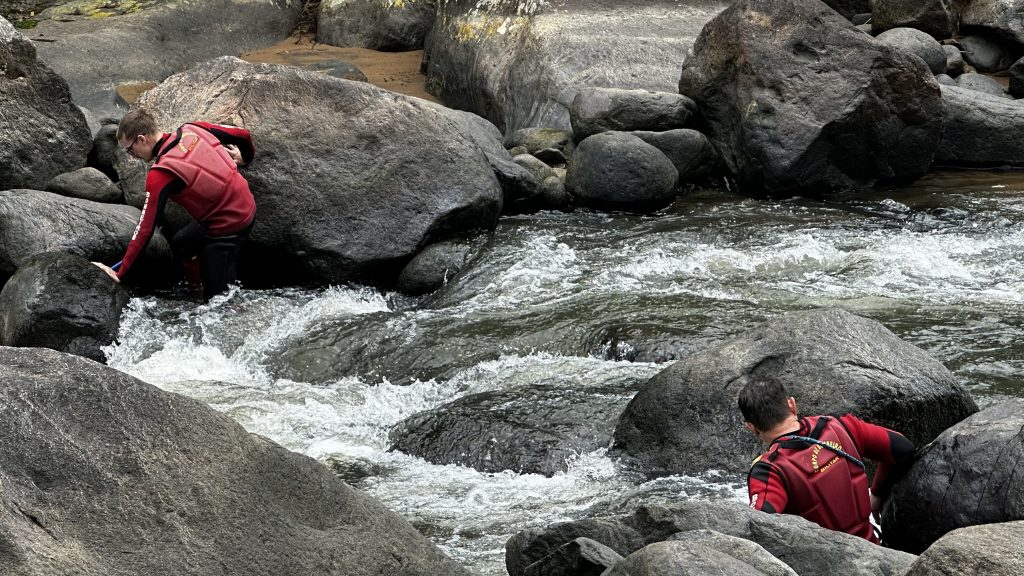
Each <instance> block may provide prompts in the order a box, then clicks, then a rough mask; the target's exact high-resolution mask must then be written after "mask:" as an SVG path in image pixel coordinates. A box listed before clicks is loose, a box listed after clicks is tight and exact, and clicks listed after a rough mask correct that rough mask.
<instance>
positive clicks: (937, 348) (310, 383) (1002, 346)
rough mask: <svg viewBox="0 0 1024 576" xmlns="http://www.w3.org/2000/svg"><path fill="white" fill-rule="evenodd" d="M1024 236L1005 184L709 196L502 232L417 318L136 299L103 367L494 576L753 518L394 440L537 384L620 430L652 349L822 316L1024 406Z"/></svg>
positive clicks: (278, 299)
mask: <svg viewBox="0 0 1024 576" xmlns="http://www.w3.org/2000/svg"><path fill="white" fill-rule="evenodd" d="M1022 221H1024V175H1021V174H1018V173H1013V172H991V173H975V172H947V173H937V174H932V175H929V176H928V177H926V178H924V179H923V180H921V181H919V182H918V183H916V184H915V185H914V186H912V187H907V188H900V189H889V190H880V191H877V192H876V193H875V194H874V195H873V196H871V197H859V198H858V199H856V200H854V201H848V202H844V203H841V204H840V203H825V202H813V201H807V200H790V201H756V200H751V199H746V198H742V197H739V196H735V195H731V194H729V193H728V192H725V191H722V190H711V191H695V192H693V193H690V194H688V195H686V196H684V197H681V198H680V199H679V200H678V201H677V202H676V203H675V204H674V205H673V206H672V207H671V208H669V209H667V210H665V211H663V212H662V213H659V214H657V215H652V216H635V215H625V214H614V215H608V214H599V213H590V212H585V211H578V212H575V213H571V214H563V213H542V214H537V215H531V216H517V217H510V218H505V219H503V220H502V221H501V223H500V225H499V226H498V229H497V230H496V231H495V232H494V233H493V234H492V235H489V236H488V237H485V238H481V239H479V240H478V241H477V246H478V253H477V256H476V258H475V260H474V261H473V263H472V265H471V266H470V267H469V268H468V269H467V270H465V271H464V272H463V274H461V275H459V276H456V277H454V278H452V279H451V280H450V282H449V283H448V285H447V286H446V287H445V288H444V289H442V290H441V291H439V292H438V293H436V294H434V295H431V296H428V297H424V298H420V299H412V298H408V297H404V296H400V295H397V294H393V293H385V292H380V291H378V290H375V289H372V288H367V287H361V286H339V287H330V288H325V289H317V290H298V289H282V290H272V291H250V290H244V289H243V290H235V291H233V292H232V293H230V294H229V295H227V296H225V297H219V298H217V299H215V300H214V301H213V302H211V303H210V304H208V305H204V306H197V305H195V304H191V303H188V302H184V301H182V300H180V299H176V298H173V297H154V296H150V297H145V298H135V299H133V300H132V302H131V303H130V305H129V309H128V310H127V311H126V313H125V317H124V318H123V320H122V327H121V334H120V339H119V343H118V344H116V345H114V346H111V347H110V348H108V349H107V353H108V358H109V360H108V362H109V364H110V365H111V366H113V367H115V368H117V369H119V370H122V371H124V372H127V373H129V374H132V375H134V376H137V377H139V378H141V379H142V380H145V381H147V382H150V383H153V384H155V385H157V386H160V387H161V388H164V389H166V390H170V391H173V392H177V393H181V394H184V395H187V396H191V397H194V398H197V399H200V400H202V401H204V402H206V403H208V404H209V405H211V406H212V407H213V408H215V409H217V410H221V411H223V412H225V413H227V414H229V415H230V416H231V417H233V418H235V419H236V420H237V421H238V422H240V423H241V424H242V425H243V426H245V427H246V428H247V429H248V430H250V431H252V432H255V433H258V434H261V435H264V436H267V437H269V438H272V439H273V440H275V441H277V442H279V443H280V444H282V445H284V446H286V447H288V448H290V449H292V450H295V451H298V452H301V453H304V454H307V455H309V456H311V457H313V458H317V459H319V460H321V461H323V462H325V463H326V464H328V465H329V466H332V467H333V468H334V469H335V470H336V471H337V472H338V474H339V475H340V476H342V477H343V478H345V479H346V480H347V481H349V482H350V483H351V484H353V485H355V486H357V487H359V488H361V489H363V490H365V491H367V492H369V493H370V494H372V495H373V496H375V497H376V498H378V499H379V500H381V501H383V502H384V503H385V504H386V505H387V506H389V507H390V508H391V509H393V510H395V511H397V512H398V513H400V514H402V515H403V516H405V517H406V518H408V519H409V520H410V521H411V522H412V523H413V524H414V525H415V526H416V527H417V528H419V529H420V530H421V531H422V532H424V533H425V534H426V535H427V536H428V537H429V538H431V539H432V540H433V541H435V542H436V543H437V544H438V545H439V546H441V547H442V549H443V550H445V551H446V552H447V553H448V554H449V555H451V556H453V557H454V558H456V559H457V560H459V561H460V562H461V563H463V564H464V565H466V566H467V567H469V568H471V569H473V570H476V571H478V572H480V573H481V574H485V575H488V576H492V575H493V576H499V575H503V574H505V569H504V543H505V541H506V540H507V539H508V537H509V536H511V535H512V534H514V533H515V532H517V531H519V530H522V529H524V528H527V527H535V526H545V525H548V524H551V523H554V522H558V521H562V520H569V519H575V518H580V517H583V516H588V515H601V514H614V513H626V512H628V511H631V510H632V508H633V507H635V506H636V505H637V504H639V503H658V502H670V501H674V500H680V499H687V498H704V499H711V498H736V499H743V498H744V492H743V487H742V486H741V484H740V479H739V478H734V477H726V476H723V475H720V474H718V473H716V472H715V471H708V472H707V473H706V474H702V475H700V476H699V477H669V478H661V479H658V480H654V481H648V482H645V481H643V480H642V479H640V478H637V477H634V476H632V475H630V474H629V473H626V472H623V471H621V470H619V468H618V467H617V465H616V463H615V462H614V461H613V460H612V459H610V458H609V457H607V456H606V454H605V452H604V450H599V451H597V452H594V453H588V454H581V455H579V457H578V458H576V459H574V460H572V461H570V462H568V465H567V470H566V471H565V472H564V473H559V474H556V475H555V476H553V477H550V478H549V477H544V476H540V475H536V474H517V473H514V472H511V471H506V472H500V473H481V472H477V471H475V470H473V469H470V468H465V467H461V466H455V465H449V466H439V465H433V464H429V463H427V462H425V461H423V460H422V459H419V458H414V457H412V456H408V455H405V454H402V453H399V452H390V451H388V445H389V444H388V430H389V429H390V428H391V427H392V426H393V425H394V424H396V423H398V422H400V421H401V420H402V419H404V418H406V417H408V416H410V415H412V414H415V413H416V412H419V411H422V410H426V409H431V408H436V407H439V406H442V405H444V404H446V403H448V402H451V401H453V400H455V399H458V398H461V397H464V396H466V395H469V394H475V393H479V392H487V391H497V390H501V391H515V390H516V389H519V388H526V387H529V386H533V385H536V384H538V383H543V384H544V385H546V386H553V387H559V388H563V389H564V390H566V392H567V393H572V392H573V391H581V390H587V389H598V388H600V389H601V390H611V391H612V394H614V395H615V396H616V397H617V398H619V400H620V404H619V408H618V410H621V408H622V407H624V406H625V405H626V403H627V402H628V400H629V398H630V397H631V395H632V394H633V393H634V392H635V390H636V389H637V387H639V386H640V385H642V384H643V383H644V382H645V381H646V380H647V379H649V378H650V377H651V376H653V375H654V374H656V373H657V372H658V371H660V370H661V369H662V368H663V367H664V366H665V365H666V364H659V363H656V362H640V361H637V362H630V361H629V360H628V359H631V358H634V357H636V356H637V353H638V351H643V350H649V349H651V347H650V344H651V343H658V344H659V347H657V348H656V349H657V350H660V351H662V353H663V354H664V353H666V351H667V353H669V354H675V355H684V354H686V353H688V352H692V351H695V350H700V349H702V348H705V347H707V346H709V345H711V344H714V343H717V342H720V341H722V340H724V339H727V338H729V337H730V336H732V335H735V334H738V333H741V332H743V331H745V330H747V329H749V328H751V327H753V326H756V325H757V324H759V323H761V322H763V321H765V320H767V319H770V318H772V317H774V316H776V315H778V314H780V313H783V312H787V311H792V310H801V309H808V308H815V307H822V306H839V307H843V308H846V309H848V310H850V311H852V312H854V313H856V314H860V315H863V316H866V317H869V318H873V319H875V320H878V321H879V322H881V323H882V324H884V325H886V326H887V327H889V329H891V330H892V331H893V332H895V333H896V334H897V335H899V336H900V337H902V338H904V339H905V340H907V341H909V342H911V343H913V344H915V345H917V346H919V347H921V348H923V349H925V350H926V351H928V352H929V353H931V354H932V355H933V356H935V357H936V358H938V359H939V360H940V361H941V362H943V363H944V364H945V365H946V366H947V367H948V368H949V369H950V370H952V371H953V372H954V373H955V374H956V376H957V377H958V378H959V380H960V381H961V382H962V383H963V384H964V385H965V386H967V387H968V388H969V389H970V390H971V392H972V393H973V394H974V396H975V399H976V400H977V401H978V403H979V405H981V406H982V407H984V406H987V405H990V404H992V403H995V402H998V401H999V400H1000V399H1003V398H1006V397H1008V396H1024V384H1022V383H1021V381H1020V380H1019V379H1018V378H1017V375H1018V374H1020V373H1021V370H1022V368H1024V338H1022V336H1024V321H1022V320H1021V316H1020V314H1019V313H1018V310H1019V309H1020V306H1021V303H1022V301H1024V263H1022V260H1021V247H1022V246H1024V226H1022ZM1019 342H1020V343H1019ZM645 346H646V347H645ZM663 357H664V356H663ZM640 358H641V359H643V358H646V359H656V358H652V357H651V356H650V355H647V356H644V355H643V354H641V355H640ZM569 397H570V398H571V396H569ZM610 416H612V417H614V414H612V415H610Z"/></svg>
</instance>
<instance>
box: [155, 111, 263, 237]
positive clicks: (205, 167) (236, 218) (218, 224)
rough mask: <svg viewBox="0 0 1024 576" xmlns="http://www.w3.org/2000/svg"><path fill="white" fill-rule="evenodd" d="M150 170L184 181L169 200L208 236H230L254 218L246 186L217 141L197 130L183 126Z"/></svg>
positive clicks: (254, 213)
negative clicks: (188, 215) (186, 213)
mask: <svg viewBox="0 0 1024 576" xmlns="http://www.w3.org/2000/svg"><path fill="white" fill-rule="evenodd" d="M153 168H160V169H164V170H167V171H169V172H172V173H173V174H174V175H175V176H177V177H178V178H181V179H182V180H184V181H185V189H184V190H183V191H182V192H180V193H179V194H176V195H175V196H173V198H172V199H173V200H174V201H175V202H177V203H178V204H180V205H181V206H182V207H183V208H185V210H186V211H188V213H189V214H190V215H191V216H192V217H193V218H195V220H196V222H199V224H200V225H201V226H203V229H204V230H205V231H206V232H207V233H208V234H210V235H211V236H222V235H227V234H234V233H235V232H238V231H239V230H242V229H243V228H245V227H246V226H248V225H249V224H250V223H252V220H253V218H254V217H255V216H256V201H255V200H254V199H253V196H252V192H251V191H250V190H249V183H248V182H246V180H245V177H243V176H242V175H241V174H240V173H239V172H238V166H237V165H236V164H235V161H234V160H232V159H231V155H230V154H228V152H227V150H225V149H224V147H223V146H222V145H221V143H220V140H218V139H217V137H216V136H214V135H213V134H210V133H209V132H208V131H206V130H204V129H202V128H200V127H199V126H195V125H193V124H185V125H183V126H181V127H180V128H178V130H177V132H176V133H175V135H174V137H173V138H169V142H168V144H166V145H165V146H164V147H163V150H162V151H161V152H160V154H159V156H158V158H157V161H156V163H154V164H153Z"/></svg>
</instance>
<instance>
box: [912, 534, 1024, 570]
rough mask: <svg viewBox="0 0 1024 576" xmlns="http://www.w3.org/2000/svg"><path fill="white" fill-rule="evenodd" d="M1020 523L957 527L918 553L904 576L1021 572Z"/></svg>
mask: <svg viewBox="0 0 1024 576" xmlns="http://www.w3.org/2000/svg"><path fill="white" fill-rule="evenodd" d="M1021 542H1024V522H1002V523H999V524H983V525H981V526H970V527H967V528H958V529H956V530H953V531H952V532H950V533H948V534H946V535H945V536H943V537H942V538H940V539H939V540H938V541H937V542H935V543H934V544H932V545H931V546H929V547H928V549H927V550H925V551H924V552H922V553H921V556H919V557H918V559H917V560H916V561H914V563H913V564H911V565H910V570H908V571H907V573H906V574H905V575H904V576H949V575H951V574H984V575H985V576H1019V575H1020V574H1024V552H1022V551H1021Z"/></svg>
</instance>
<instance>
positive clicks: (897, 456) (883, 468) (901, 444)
mask: <svg viewBox="0 0 1024 576" xmlns="http://www.w3.org/2000/svg"><path fill="white" fill-rule="evenodd" d="M839 420H840V421H841V422H842V423H843V424H844V425H846V429H847V430H849V431H850V435H851V436H853V441H854V442H855V443H856V444H857V448H858V449H859V450H860V453H861V455H862V456H863V457H865V458H869V459H871V460H874V461H876V462H878V471H876V472H875V479H874V481H873V482H872V483H871V492H873V493H874V494H876V495H878V496H880V497H882V498H884V497H886V496H888V494H889V488H891V485H892V480H894V479H895V478H890V474H891V472H892V471H893V470H894V469H896V468H903V467H905V466H907V465H909V464H910V461H911V460H912V459H913V457H914V444H913V443H911V442H910V440H907V438H906V437H905V436H903V435H902V434H900V433H899V432H896V431H895V430H890V429H888V428H885V427H883V426H878V425H876V424H869V423H867V422H865V421H863V420H861V419H860V418H857V417H856V416H854V415H852V414H844V415H842V416H840V417H839Z"/></svg>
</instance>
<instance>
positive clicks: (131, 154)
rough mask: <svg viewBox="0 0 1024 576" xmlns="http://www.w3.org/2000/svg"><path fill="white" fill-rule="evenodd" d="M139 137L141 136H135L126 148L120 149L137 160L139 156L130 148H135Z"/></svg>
mask: <svg viewBox="0 0 1024 576" xmlns="http://www.w3.org/2000/svg"><path fill="white" fill-rule="evenodd" d="M139 136H141V134H140V135H138V136H136V137H135V138H132V141H131V142H129V143H128V145H127V146H123V147H122V148H121V149H122V150H124V151H125V152H127V153H128V155H129V156H131V157H132V158H138V157H139V155H138V154H136V153H135V151H134V150H132V148H134V147H135V143H136V142H138V141H139Z"/></svg>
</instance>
